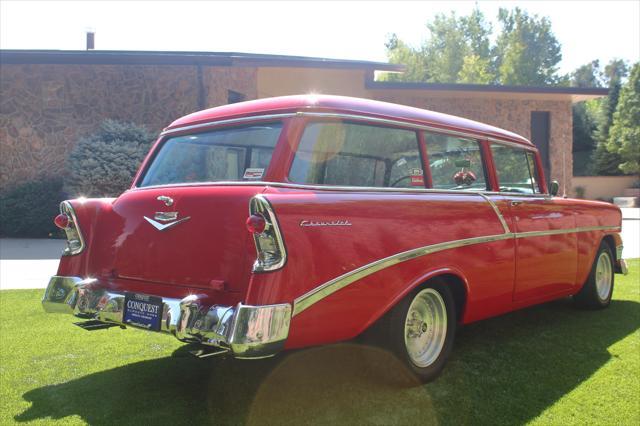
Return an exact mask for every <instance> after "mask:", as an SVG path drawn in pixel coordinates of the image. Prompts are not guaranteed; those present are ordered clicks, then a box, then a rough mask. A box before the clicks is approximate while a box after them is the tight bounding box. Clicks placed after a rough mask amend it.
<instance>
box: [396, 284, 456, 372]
mask: <svg viewBox="0 0 640 426" xmlns="http://www.w3.org/2000/svg"><path fill="white" fill-rule="evenodd" d="M446 337H447V307H446V305H445V304H444V300H443V299H442V296H440V293H438V292H437V291H436V290H434V289H432V288H427V289H424V290H422V291H421V292H420V293H418V294H417V295H416V297H415V298H414V299H413V301H412V302H411V306H409V311H408V312H407V318H406V319H405V323H404V343H405V346H406V348H407V353H408V354H409V358H410V359H411V362H413V363H414V364H415V365H417V366H418V367H428V366H429V365H431V364H433V362H434V361H435V360H436V359H437V358H438V355H440V352H441V351H442V348H443V347H444V341H445V338H446Z"/></svg>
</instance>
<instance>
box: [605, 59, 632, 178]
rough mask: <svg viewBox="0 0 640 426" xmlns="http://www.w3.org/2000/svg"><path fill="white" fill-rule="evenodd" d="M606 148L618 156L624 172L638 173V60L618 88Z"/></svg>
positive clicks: (620, 166)
mask: <svg viewBox="0 0 640 426" xmlns="http://www.w3.org/2000/svg"><path fill="white" fill-rule="evenodd" d="M607 150H608V151H609V152H612V153H616V154H618V155H619V156H620V159H621V160H622V163H621V164H620V165H619V168H620V170H622V171H623V172H624V173H628V174H637V173H640V62H638V63H636V64H635V65H633V67H632V68H631V75H630V76H629V80H628V81H627V82H626V83H625V85H624V87H622V89H621V90H620V97H619V100H618V104H617V106H616V111H615V113H614V115H613V125H612V126H611V129H610V133H609V141H608V143H607Z"/></svg>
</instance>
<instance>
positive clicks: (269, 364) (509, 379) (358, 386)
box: [0, 260, 640, 425]
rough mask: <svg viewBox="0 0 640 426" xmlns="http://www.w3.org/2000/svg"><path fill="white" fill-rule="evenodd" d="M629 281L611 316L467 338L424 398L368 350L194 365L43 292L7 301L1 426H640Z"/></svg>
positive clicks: (484, 327)
mask: <svg viewBox="0 0 640 426" xmlns="http://www.w3.org/2000/svg"><path fill="white" fill-rule="evenodd" d="M630 269H631V273H630V274H629V275H628V276H626V277H622V276H620V275H617V276H616V287H615V291H614V300H613V302H612V303H611V306H610V307H609V308H608V309H606V310H604V311H580V310H576V309H574V308H573V307H572V305H571V303H570V301H568V300H561V301H557V302H554V303H549V304H546V305H543V306H539V307H534V308H531V309H527V310H524V311H520V312H514V313H512V314H509V315H505V316H502V317H499V318H494V319H490V320H487V321H481V322H478V323H476V324H472V325H470V326H467V327H465V328H462V329H461V330H459V332H458V335H457V337H456V345H455V348H454V352H453V356H452V358H451V360H450V362H449V364H448V366H447V367H446V369H445V371H444V373H443V375H442V376H441V377H440V378H439V379H438V380H436V381H435V382H433V383H431V384H428V385H423V386H413V387H399V386H397V385H395V384H393V380H392V379H393V378H395V377H397V376H404V375H405V374H406V372H405V370H404V368H403V367H402V365H400V364H399V362H398V361H396V360H395V359H394V358H393V357H391V356H390V355H388V354H386V353H385V352H382V351H380V350H379V349H375V348H369V347H366V346H363V345H360V344H357V343H345V344H338V345H331V346H325V347H321V348H313V349H308V350H302V351H295V352H292V353H289V354H287V355H285V356H279V357H276V358H273V359H269V360H262V361H235V360H232V359H196V358H193V357H192V356H191V355H189V354H188V351H187V349H188V347H185V346H183V345H181V344H180V343H179V342H178V341H176V340H175V339H173V338H172V337H170V336H166V335H158V334H153V333H147V332H144V331H137V330H127V331H122V330H120V329H118V328H110V329H107V330H99V331H92V332H87V331H84V330H82V329H80V328H79V327H75V326H73V325H72V321H73V318H72V317H70V316H66V315H50V314H45V313H44V312H43V311H42V308H41V307H40V297H41V294H42V291H41V290H19V291H11V290H7V291H2V292H0V425H6V424H14V423H29V424H54V423H59V424H87V423H88V424H92V425H122V424H149V425H158V424H171V425H178V424H283V423H285V424H307V423H317V424H380V425H387V424H452V425H453V424H455V425H458V424H521V423H533V424H562V425H565V424H580V425H582V424H618V425H619V424H624V425H626V424H629V425H638V424H640V377H639V376H640V332H639V330H638V329H639V327H640V276H639V274H638V271H639V269H640V262H639V261H638V260H634V261H632V262H630ZM363 359H364V360H368V362H363ZM375 365H377V366H379V367H380V368H379V370H377V371H375V370H373V369H372V366H375Z"/></svg>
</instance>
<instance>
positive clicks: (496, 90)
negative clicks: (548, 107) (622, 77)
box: [366, 79, 609, 102]
mask: <svg viewBox="0 0 640 426" xmlns="http://www.w3.org/2000/svg"><path fill="white" fill-rule="evenodd" d="M366 88H367V89H369V90H373V91H378V90H380V91H384V92H385V93H390V92H396V91H397V92H406V91H407V90H410V91H412V94H422V95H425V96H433V97H443V96H447V97H460V98H487V97H490V98H497V99H501V98H504V99H540V100H565V101H571V102H581V101H586V100H589V99H596V98H601V97H603V96H607V95H608V93H609V89H607V88H584V87H561V86H501V85H491V84H457V83H456V84H450V83H410V82H395V81H393V82H391V81H373V80H372V79H369V80H367V82H366Z"/></svg>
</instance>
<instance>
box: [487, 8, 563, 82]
mask: <svg viewBox="0 0 640 426" xmlns="http://www.w3.org/2000/svg"><path fill="white" fill-rule="evenodd" d="M498 21H499V22H500V23H501V24H502V33H501V34H500V35H499V36H498V39H497V40H496V47H495V58H496V68H497V70H498V80H499V81H500V82H501V83H502V84H511V85H544V84H554V83H556V82H557V77H556V72H557V70H558V67H557V65H558V63H559V62H560V60H561V59H562V54H561V53H560V43H559V42H558V40H557V39H556V38H555V36H554V35H553V32H552V31H551V21H550V20H549V19H548V18H546V17H543V18H539V17H538V16H537V15H534V16H529V14H527V12H526V11H523V10H522V9H520V8H519V7H516V8H515V9H514V10H512V11H509V10H507V9H504V8H500V11H499V13H498Z"/></svg>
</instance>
